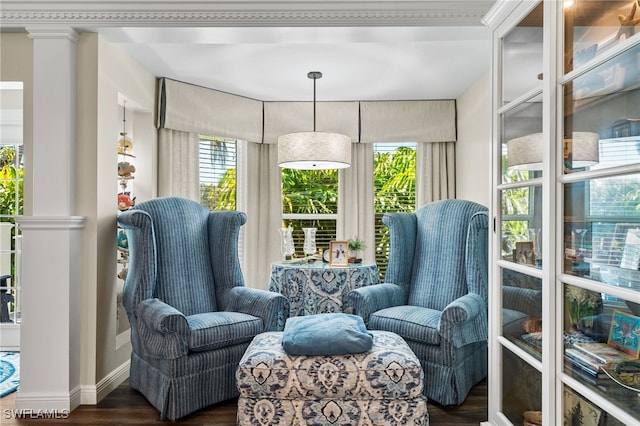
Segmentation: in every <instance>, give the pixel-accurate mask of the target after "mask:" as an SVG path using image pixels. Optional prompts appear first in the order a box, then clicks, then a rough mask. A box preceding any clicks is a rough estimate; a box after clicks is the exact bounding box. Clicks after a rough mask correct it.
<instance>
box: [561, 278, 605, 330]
mask: <svg viewBox="0 0 640 426" xmlns="http://www.w3.org/2000/svg"><path fill="white" fill-rule="evenodd" d="M565 297H566V300H567V304H568V312H569V321H571V324H570V325H569V328H568V330H569V331H570V332H574V331H577V330H578V324H579V322H580V320H581V319H582V318H586V317H591V316H593V315H594V314H595V313H596V308H598V307H599V306H600V305H601V304H602V297H601V296H600V293H598V292H595V291H591V290H587V289H585V288H581V287H576V286H572V285H568V286H566V289H565Z"/></svg>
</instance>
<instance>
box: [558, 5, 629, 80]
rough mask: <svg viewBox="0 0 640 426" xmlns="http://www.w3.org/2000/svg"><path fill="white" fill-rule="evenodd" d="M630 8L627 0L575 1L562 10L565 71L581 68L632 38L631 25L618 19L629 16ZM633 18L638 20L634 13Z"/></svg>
mask: <svg viewBox="0 0 640 426" xmlns="http://www.w3.org/2000/svg"><path fill="white" fill-rule="evenodd" d="M633 7H634V4H633V2H630V1H628V0H607V1H576V2H574V3H573V5H572V6H571V7H565V8H564V9H563V10H564V24H565V61H566V62H565V72H566V73H568V72H570V71H572V70H573V69H576V68H579V67H581V66H582V65H584V64H585V63H587V62H588V61H590V60H592V59H593V58H594V57H596V56H598V55H601V54H602V53H604V52H606V51H608V50H609V49H611V48H613V47H616V46H618V44H619V43H620V41H621V40H625V39H628V38H629V37H630V36H632V35H633V34H634V28H633V26H632V25H628V26H621V24H620V18H619V16H623V17H624V16H630V15H631V14H632V8H633ZM635 15H636V18H637V12H636V13H635ZM631 16H633V15H631Z"/></svg>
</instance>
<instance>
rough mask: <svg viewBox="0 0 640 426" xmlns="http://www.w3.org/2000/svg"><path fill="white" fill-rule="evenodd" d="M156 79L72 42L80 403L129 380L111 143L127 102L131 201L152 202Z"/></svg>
mask: <svg viewBox="0 0 640 426" xmlns="http://www.w3.org/2000/svg"><path fill="white" fill-rule="evenodd" d="M155 86H156V80H155V77H154V76H153V75H151V74H150V73H149V72H148V71H146V70H145V69H144V68H142V67H141V66H140V65H139V64H138V63H137V62H135V61H134V60H133V59H132V58H130V57H129V56H127V55H125V54H123V52H121V51H120V50H119V49H118V48H116V47H115V46H113V45H109V44H108V43H105V42H104V41H102V40H101V39H100V38H99V36H98V35H97V34H89V33H84V34H81V35H80V38H79V40H78V152H77V176H78V184H77V185H78V186H77V188H78V194H77V195H76V197H77V198H76V199H77V203H78V206H77V208H78V212H79V214H81V215H83V216H85V217H86V218H87V221H86V225H85V229H84V232H83V238H84V240H83V247H85V248H86V249H85V250H84V258H83V259H82V262H83V270H82V276H83V283H84V285H83V291H82V300H83V304H82V309H83V311H82V318H83V328H82V331H81V332H82V359H83V360H84V361H83V365H82V375H81V382H82V383H83V386H84V391H83V401H82V402H83V403H85V404H91V403H95V402H97V401H99V400H100V399H101V398H102V397H104V396H105V395H106V394H108V392H109V391H110V390H111V389H113V388H114V387H115V386H117V385H118V384H119V383H120V382H121V381H122V380H123V379H124V378H126V377H128V368H127V366H126V363H127V362H128V360H129V357H130V353H131V346H130V344H128V343H126V344H123V345H122V344H118V343H117V342H116V311H117V309H116V294H117V290H118V279H117V277H116V275H117V273H118V269H119V268H118V265H117V263H116V259H117V252H116V235H117V234H116V220H117V208H116V205H117V192H118V179H117V163H118V156H117V142H118V138H119V136H120V135H119V134H120V132H122V130H123V123H122V115H121V112H120V111H121V107H120V106H119V101H122V99H127V100H128V101H127V109H128V113H127V128H128V130H131V129H135V132H134V131H128V133H130V136H132V137H133V138H134V153H135V154H136V158H135V162H133V161H132V162H133V163H134V165H135V166H136V169H137V171H136V174H135V179H134V181H135V183H134V191H135V194H134V195H136V196H137V201H138V202H140V201H143V200H145V199H149V198H152V197H154V196H155V173H156V172H155V164H156V161H155V152H156V136H155V134H156V133H155V128H154V125H153V111H154V105H155Z"/></svg>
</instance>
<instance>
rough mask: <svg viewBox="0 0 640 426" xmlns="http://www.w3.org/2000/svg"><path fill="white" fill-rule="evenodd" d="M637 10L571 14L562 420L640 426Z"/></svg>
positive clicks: (584, 7)
mask: <svg viewBox="0 0 640 426" xmlns="http://www.w3.org/2000/svg"><path fill="white" fill-rule="evenodd" d="M634 11H635V16H636V17H638V16H640V15H639V14H640V6H639V5H637V2H631V1H592V2H576V4H575V7H568V8H565V9H564V26H565V31H564V58H565V62H564V72H565V74H564V77H563V78H562V80H561V83H562V95H563V96H562V100H563V103H564V104H563V109H562V112H563V119H562V121H561V122H560V123H559V124H560V125H561V129H560V133H559V135H558V138H559V139H560V138H562V139H561V140H562V148H563V149H562V153H561V154H560V153H559V155H562V160H563V163H562V170H561V171H559V173H560V177H559V180H560V182H561V184H562V194H563V195H562V197H563V204H562V206H560V207H561V210H558V212H557V214H558V215H561V216H560V217H562V223H563V226H562V229H561V232H562V233H563V234H562V248H561V251H559V253H560V255H561V256H562V262H561V265H562V268H561V269H562V270H561V272H562V274H561V276H560V277H561V281H562V298H561V299H560V300H561V303H562V307H561V308H562V312H563V316H562V324H563V326H562V333H563V334H562V343H563V346H562V350H563V357H562V359H563V367H562V369H561V371H562V372H563V374H562V381H563V384H562V394H563V400H562V401H563V407H562V413H563V414H564V416H565V420H567V421H569V422H571V421H573V420H574V419H576V418H578V417H577V416H583V419H587V418H589V419H590V421H591V422H592V424H598V425H600V426H602V425H617V424H640V405H639V401H640V399H639V398H638V393H639V392H640V361H639V360H638V355H639V354H640V35H636V34H635V33H636V29H638V28H640V26H638V25H636V26H634V25H632V24H627V25H625V23H624V22H625V20H626V19H627V17H631V16H632V15H633V13H634ZM626 361H631V362H630V363H628V364H627V363H626ZM627 366H628V367H627ZM634 366H635V367H634ZM578 411H579V412H578Z"/></svg>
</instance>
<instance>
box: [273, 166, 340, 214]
mask: <svg viewBox="0 0 640 426" xmlns="http://www.w3.org/2000/svg"><path fill="white" fill-rule="evenodd" d="M282 213H283V214H285V215H286V214H288V213H308V214H314V215H319V214H337V213H338V171H337V170H297V169H282Z"/></svg>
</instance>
